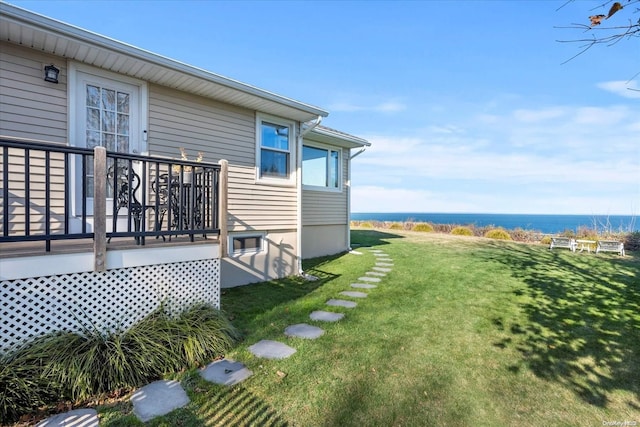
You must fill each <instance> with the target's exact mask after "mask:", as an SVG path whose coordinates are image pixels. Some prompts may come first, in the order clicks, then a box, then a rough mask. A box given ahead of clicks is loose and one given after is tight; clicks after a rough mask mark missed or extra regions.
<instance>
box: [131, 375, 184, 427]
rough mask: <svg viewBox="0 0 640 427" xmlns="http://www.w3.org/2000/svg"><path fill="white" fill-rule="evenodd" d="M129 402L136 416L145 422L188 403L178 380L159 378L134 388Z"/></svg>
mask: <svg viewBox="0 0 640 427" xmlns="http://www.w3.org/2000/svg"><path fill="white" fill-rule="evenodd" d="M131 402H132V403H133V413H134V414H135V415H136V417H138V419H139V420H140V421H142V422H147V421H149V420H151V419H153V418H155V417H159V416H160V415H166V414H168V413H169V412H171V411H173V410H174V409H178V408H182V407H183V406H185V405H187V404H188V403H189V397H188V396H187V393H186V392H185V391H184V389H183V388H182V386H181V385H180V383H179V382H178V381H173V380H160V381H154V382H152V383H151V384H147V385H146V386H144V387H141V388H139V389H138V390H136V392H135V393H133V396H131Z"/></svg>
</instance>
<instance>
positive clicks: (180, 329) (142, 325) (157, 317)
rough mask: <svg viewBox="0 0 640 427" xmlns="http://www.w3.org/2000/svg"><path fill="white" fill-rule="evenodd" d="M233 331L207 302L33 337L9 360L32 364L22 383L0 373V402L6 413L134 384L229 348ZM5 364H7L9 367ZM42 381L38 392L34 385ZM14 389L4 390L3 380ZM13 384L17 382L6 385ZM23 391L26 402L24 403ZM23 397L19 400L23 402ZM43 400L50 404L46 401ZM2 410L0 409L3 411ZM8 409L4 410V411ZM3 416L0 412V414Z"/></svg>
mask: <svg viewBox="0 0 640 427" xmlns="http://www.w3.org/2000/svg"><path fill="white" fill-rule="evenodd" d="M237 338H238V333H237V332H236V331H235V329H234V328H233V327H232V326H231V324H230V323H229V321H228V320H227V319H226V318H225V316H224V315H223V314H222V313H221V312H220V311H219V310H217V309H215V308H214V307H212V306H209V305H204V304H203V305H196V306H194V307H191V308H190V309H187V310H185V311H184V312H182V313H181V314H179V315H178V316H175V317H171V316H169V315H167V314H166V313H165V312H164V311H163V310H162V309H159V310H157V311H155V312H153V313H151V314H150V315H149V316H147V317H146V318H144V319H143V320H142V321H140V322H139V323H137V324H136V325H134V326H133V327H131V328H130V329H128V330H127V331H115V332H102V331H98V330H97V329H94V330H86V331H84V332H83V333H75V332H60V333H56V334H52V335H48V336H45V337H42V338H39V339H37V340H35V341H33V342H31V343H30V344H29V345H27V346H25V347H24V348H23V349H21V350H19V351H17V352H16V353H14V354H13V355H12V359H10V361H11V363H12V364H14V365H15V366H22V365H24V366H27V367H28V366H35V367H36V368H34V369H32V370H31V371H30V372H28V375H26V376H24V375H21V377H20V378H22V377H24V378H28V380H25V382H26V381H28V383H25V384H20V383H17V382H16V380H15V379H13V378H12V377H11V376H10V375H8V374H7V372H6V367H5V365H3V366H2V368H3V369H2V371H0V386H1V387H3V388H4V390H3V389H0V392H2V395H0V402H3V401H4V400H6V399H12V400H13V401H15V402H16V403H13V404H12V406H13V407H16V408H17V407H18V406H20V408H19V410H11V412H10V415H12V416H14V415H16V414H18V413H24V412H26V411H28V410H29V409H30V408H33V407H34V405H35V406H38V405H41V404H42V401H43V400H45V399H44V398H38V397H37V396H45V397H46V396H47V395H49V394H51V395H54V396H56V398H58V399H59V398H71V399H75V400H77V399H85V398H88V397H90V396H94V395H99V394H102V393H107V392H109V391H114V390H117V389H120V388H134V387H139V386H141V385H143V384H145V383H147V382H149V381H151V380H155V379H158V378H160V377H161V376H162V375H163V374H165V373H168V372H170V371H175V370H181V369H185V368H188V367H192V366H195V365H202V364H204V363H206V362H207V361H210V360H213V359H214V358H216V357H217V356H220V355H221V354H223V353H224V352H225V351H226V350H227V349H228V348H230V347H231V346H232V345H233V343H234V341H235V340H236V339H237ZM9 366H11V365H9ZM45 380H46V384H48V385H49V386H48V388H45V390H44V391H41V390H39V389H38V388H37V385H38V384H40V383H44V382H45ZM5 383H6V384H9V385H11V390H17V392H15V393H13V394H16V393H20V395H18V396H17V397H13V394H10V393H7V392H6V387H5V385H4V384H5ZM12 384H17V385H12ZM23 390H28V391H29V394H34V396H35V397H33V399H32V401H24V397H21V396H27V394H26V393H25V392H24V391H23ZM23 401H24V402H23ZM48 403H54V401H52V400H50V399H49V400H48ZM3 411H5V410H3ZM7 412H8V411H7ZM3 417H4V415H3Z"/></svg>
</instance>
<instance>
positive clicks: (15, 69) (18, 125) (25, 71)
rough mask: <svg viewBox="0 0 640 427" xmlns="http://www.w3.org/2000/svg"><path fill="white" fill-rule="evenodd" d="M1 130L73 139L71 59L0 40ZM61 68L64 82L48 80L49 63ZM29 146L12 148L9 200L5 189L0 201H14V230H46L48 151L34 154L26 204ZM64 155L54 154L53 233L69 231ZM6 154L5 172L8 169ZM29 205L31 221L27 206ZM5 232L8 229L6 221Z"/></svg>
mask: <svg viewBox="0 0 640 427" xmlns="http://www.w3.org/2000/svg"><path fill="white" fill-rule="evenodd" d="M0 59H1V60H0V135H1V136H2V137H7V138H18V139H27V140H37V141H46V142H51V143H57V144H65V145H66V143H67V85H66V81H67V79H66V61H65V60H63V59H60V58H57V57H54V56H50V55H45V54H42V53H40V52H37V51H35V50H31V49H27V48H22V47H20V46H16V45H13V44H9V43H5V42H0ZM52 63H53V64H55V66H56V67H57V68H59V69H60V76H59V78H58V79H59V81H60V82H59V83H58V84H55V83H49V82H45V81H44V66H45V65H48V64H52ZM24 156H25V154H24V151H23V150H18V149H10V150H9V159H10V163H9V166H8V167H9V181H8V183H5V184H3V186H4V185H7V187H8V190H9V198H8V200H6V201H5V200H3V198H2V195H1V194H0V205H2V206H4V204H5V203H7V206H10V209H9V230H8V234H9V235H24V234H26V230H27V229H28V234H31V235H37V234H44V232H45V227H46V224H45V220H46V216H45V215H46V213H47V212H46V207H45V206H46V203H45V170H44V165H45V160H44V154H43V153H42V152H35V151H34V152H32V153H31V156H30V158H29V167H30V170H29V173H30V176H29V191H30V193H29V197H30V204H29V206H28V207H27V205H26V200H25V197H26V190H25V189H26V183H25V171H26V166H25V163H26V162H25V160H24ZM63 167H64V163H63V155H61V154H52V157H51V184H50V191H51V199H50V203H51V205H50V210H49V215H50V218H51V219H50V227H51V231H52V233H60V232H62V231H63V225H64V171H63ZM2 168H3V159H2V153H0V176H1V175H2V173H3V172H4V171H3V170H2ZM27 209H29V214H30V217H29V224H26V210H27ZM0 233H4V229H3V225H2V224H0Z"/></svg>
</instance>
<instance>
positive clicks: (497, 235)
mask: <svg viewBox="0 0 640 427" xmlns="http://www.w3.org/2000/svg"><path fill="white" fill-rule="evenodd" d="M484 237H487V238H489V239H497V240H511V236H510V235H509V233H508V232H507V230H505V229H502V228H494V229H493V230H489V231H487V232H486V233H485V234H484Z"/></svg>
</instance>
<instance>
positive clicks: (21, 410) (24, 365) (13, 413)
mask: <svg viewBox="0 0 640 427" xmlns="http://www.w3.org/2000/svg"><path fill="white" fill-rule="evenodd" d="M15 354H16V353H14V354H12V355H11V356H8V355H5V356H3V357H2V358H0V425H6V424H9V423H12V422H14V421H16V420H17V419H18V418H19V417H20V416H21V415H22V414H26V413H29V412H31V411H33V410H35V409H36V408H38V407H40V406H42V405H44V404H45V403H46V401H47V400H51V399H52V398H53V397H54V396H55V395H56V394H55V393H53V389H54V385H53V383H47V382H46V381H45V380H44V378H43V377H42V376H41V375H40V373H39V370H38V367H37V366H36V365H34V364H33V363H31V362H32V361H30V360H27V359H25V358H17V357H15Z"/></svg>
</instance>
